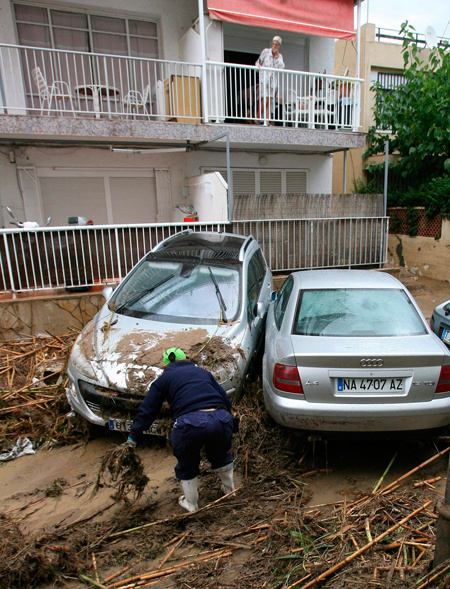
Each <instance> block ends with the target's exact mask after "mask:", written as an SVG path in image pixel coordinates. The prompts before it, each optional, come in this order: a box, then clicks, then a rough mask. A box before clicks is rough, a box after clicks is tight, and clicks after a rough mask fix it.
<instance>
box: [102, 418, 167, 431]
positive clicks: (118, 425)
mask: <svg viewBox="0 0 450 589" xmlns="http://www.w3.org/2000/svg"><path fill="white" fill-rule="evenodd" d="M132 425H133V421H132V420H131V419H120V418H118V417H110V418H109V429H110V430H112V431H117V432H129V431H130V430H131V426H132ZM143 433H144V434H147V435H153V436H160V435H161V429H160V427H159V425H158V424H157V423H156V422H154V423H152V425H151V426H150V427H149V429H147V430H145V431H144V432H143Z"/></svg>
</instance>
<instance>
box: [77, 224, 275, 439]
mask: <svg viewBox="0 0 450 589" xmlns="http://www.w3.org/2000/svg"><path fill="white" fill-rule="evenodd" d="M272 288H273V287H272V273H271V271H270V269H269V267H268V266H267V263H266V261H265V259H264V255H263V253H262V251H261V248H260V247H259V245H258V243H257V241H256V240H255V239H254V238H253V237H251V236H250V237H245V236H242V235H234V234H229V233H214V232H194V231H192V230H186V231H183V232H181V233H178V234H176V235H174V236H172V237H170V238H168V239H166V240H165V241H162V242H161V243H160V244H158V246H157V247H156V248H154V249H153V250H152V251H151V252H150V253H149V254H147V255H146V256H145V257H144V258H143V259H142V260H141V261H140V262H139V263H138V264H137V265H136V266H135V268H134V269H133V270H132V271H131V272H130V273H129V274H128V275H127V276H126V277H125V279H124V280H123V281H122V282H121V284H120V285H119V286H118V287H117V289H116V290H115V291H114V292H112V289H105V291H106V292H105V291H104V294H105V296H106V298H107V302H106V304H105V305H104V306H103V308H102V309H101V310H100V311H99V313H98V314H97V315H96V316H95V317H94V319H93V320H92V321H91V322H90V323H89V324H88V325H87V326H86V327H85V328H84V329H83V331H82V332H81V333H80V335H79V337H78V338H77V340H76V342H75V344H74V347H73V349H72V352H71V355H70V359H69V364H68V369H67V370H68V375H69V379H70V387H69V388H68V389H67V397H68V399H69V403H70V405H71V407H72V408H73V409H74V410H75V411H76V412H77V413H79V414H80V415H82V416H83V417H85V418H86V419H87V420H88V421H89V422H91V423H92V424H96V425H100V426H105V425H106V426H108V427H109V428H110V429H112V430H121V431H127V430H128V429H129V428H130V425H131V422H132V419H133V417H134V415H135V414H136V412H137V409H138V407H139V405H140V403H141V402H142V400H143V397H144V396H145V394H146V392H147V391H148V388H149V385H150V384H151V382H152V381H153V380H154V379H155V378H156V377H158V376H159V375H160V374H161V372H162V369H163V363H162V356H163V352H164V350H165V349H167V348H170V347H180V348H182V349H183V350H184V352H185V353H186V355H187V357H188V359H189V360H191V361H193V362H195V363H196V364H198V365H200V366H203V367H205V368H207V369H209V370H210V371H211V372H212V373H213V375H214V377H215V378H216V379H217V381H218V382H219V383H220V384H221V385H222V386H223V387H224V389H225V390H226V391H227V394H228V395H229V396H230V398H237V397H238V396H239V395H240V393H241V390H242V387H243V384H244V381H245V377H246V375H247V373H248V372H249V371H250V370H251V368H252V365H253V364H254V362H255V361H256V358H257V357H258V352H259V350H260V347H261V345H262V344H263V341H264V338H263V335H264V326H265V319H266V314H267V310H268V307H269V303H270V297H271V293H272ZM158 427H159V425H158V424H156V425H155V424H154V427H153V430H152V431H151V432H148V433H159V431H158Z"/></svg>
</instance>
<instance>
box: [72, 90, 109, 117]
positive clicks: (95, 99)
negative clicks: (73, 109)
mask: <svg viewBox="0 0 450 589" xmlns="http://www.w3.org/2000/svg"><path fill="white" fill-rule="evenodd" d="M74 92H75V95H76V96H77V98H78V101H79V100H80V98H88V97H92V103H93V107H94V112H95V118H96V119H99V118H100V115H101V112H102V109H101V103H102V100H103V98H106V97H112V98H113V100H115V101H116V100H118V99H119V97H120V91H119V90H118V89H117V88H114V86H106V85H105V84H82V85H81V86H76V87H75V88H74Z"/></svg>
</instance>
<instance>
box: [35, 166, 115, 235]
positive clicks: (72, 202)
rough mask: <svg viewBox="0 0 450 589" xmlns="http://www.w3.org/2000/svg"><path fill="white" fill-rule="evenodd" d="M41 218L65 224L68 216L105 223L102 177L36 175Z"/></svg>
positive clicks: (56, 224)
mask: <svg viewBox="0 0 450 589" xmlns="http://www.w3.org/2000/svg"><path fill="white" fill-rule="evenodd" d="M39 184H40V189H41V198H42V208H43V211H44V218H47V217H49V216H51V217H52V225H53V226H59V225H67V222H68V218H69V217H88V218H89V219H92V220H93V221H94V223H95V224H103V223H108V217H107V211H106V199H105V183H104V179H103V177H94V176H91V177H83V176H76V177H75V176H45V177H40V178H39Z"/></svg>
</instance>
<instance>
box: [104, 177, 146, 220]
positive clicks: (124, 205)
mask: <svg viewBox="0 0 450 589" xmlns="http://www.w3.org/2000/svg"><path fill="white" fill-rule="evenodd" d="M109 185H110V191H111V207H112V214H113V223H119V224H122V223H155V222H156V212H157V210H156V183H155V178H154V177H153V178H149V177H145V176H144V177H134V178H133V177H126V178H114V177H111V178H110V179H109Z"/></svg>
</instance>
